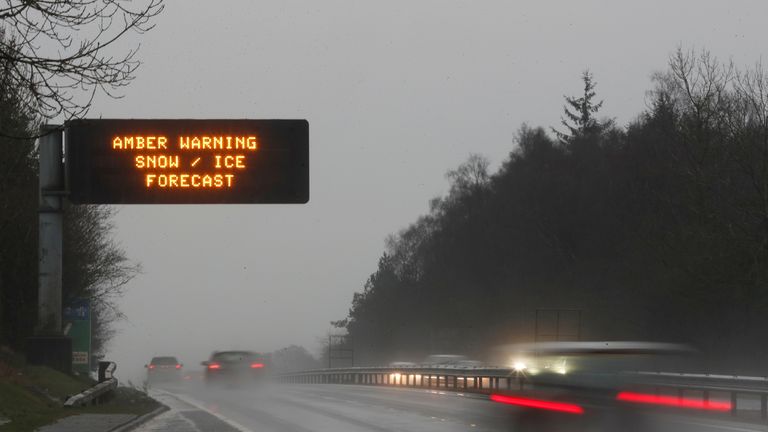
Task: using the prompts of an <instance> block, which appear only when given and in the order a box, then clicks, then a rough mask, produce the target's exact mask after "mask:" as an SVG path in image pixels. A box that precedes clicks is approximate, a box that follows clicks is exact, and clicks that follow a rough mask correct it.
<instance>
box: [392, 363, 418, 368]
mask: <svg viewBox="0 0 768 432" xmlns="http://www.w3.org/2000/svg"><path fill="white" fill-rule="evenodd" d="M416 366H418V365H417V364H416V363H414V362H408V361H393V362H391V363H389V367H393V368H409V367H416Z"/></svg>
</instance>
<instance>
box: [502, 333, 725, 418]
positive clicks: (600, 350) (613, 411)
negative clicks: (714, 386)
mask: <svg viewBox="0 0 768 432" xmlns="http://www.w3.org/2000/svg"><path fill="white" fill-rule="evenodd" d="M524 348H525V349H522V350H516V351H517V352H515V354H514V355H513V357H512V358H510V362H512V364H516V365H517V366H515V368H514V370H515V371H516V372H515V373H516V374H522V375H523V379H524V382H525V385H524V386H523V387H524V388H521V389H518V390H510V391H507V392H500V393H496V394H493V395H491V400H493V401H495V402H500V403H504V404H508V405H511V406H514V407H515V410H514V418H515V424H516V427H515V430H517V431H529V430H530V431H534V430H535V431H545V432H551V431H565V430H567V431H616V430H622V431H625V432H630V431H631V432H634V431H676V432H677V431H682V430H684V429H682V426H681V424H680V423H679V421H678V419H679V417H681V416H685V417H691V416H693V417H700V416H702V415H707V414H706V413H707V412H717V411H719V412H727V411H728V410H729V409H730V404H729V403H728V402H727V401H716V400H707V399H703V398H702V397H701V395H698V396H696V395H692V396H686V397H683V396H681V395H674V396H668V395H665V394H664V393H659V389H658V387H657V386H656V384H655V383H652V382H649V380H648V378H647V376H646V375H644V374H643V372H642V371H647V370H653V369H657V368H664V369H666V367H668V365H669V364H673V363H677V362H679V361H680V359H681V358H684V357H686V356H687V355H688V354H690V353H691V350H690V349H688V348H687V347H685V346H680V345H673V344H661V343H648V342H553V343H541V344H535V345H534V344H530V345H526V346H524ZM665 365H667V366H665ZM670 419H671V420H672V421H670Z"/></svg>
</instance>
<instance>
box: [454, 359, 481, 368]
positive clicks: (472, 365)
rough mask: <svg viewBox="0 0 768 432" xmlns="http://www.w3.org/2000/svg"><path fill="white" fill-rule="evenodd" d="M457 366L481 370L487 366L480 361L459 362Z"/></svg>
mask: <svg viewBox="0 0 768 432" xmlns="http://www.w3.org/2000/svg"><path fill="white" fill-rule="evenodd" d="M456 366H457V367H463V368H479V367H483V366H485V364H484V363H483V362H481V361H480V360H459V361H458V362H457V363H456Z"/></svg>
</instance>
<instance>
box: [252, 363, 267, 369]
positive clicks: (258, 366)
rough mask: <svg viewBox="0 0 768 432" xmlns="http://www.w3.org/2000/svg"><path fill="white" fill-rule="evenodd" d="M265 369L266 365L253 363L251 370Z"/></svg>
mask: <svg viewBox="0 0 768 432" xmlns="http://www.w3.org/2000/svg"><path fill="white" fill-rule="evenodd" d="M263 367H264V363H251V369H261V368H263Z"/></svg>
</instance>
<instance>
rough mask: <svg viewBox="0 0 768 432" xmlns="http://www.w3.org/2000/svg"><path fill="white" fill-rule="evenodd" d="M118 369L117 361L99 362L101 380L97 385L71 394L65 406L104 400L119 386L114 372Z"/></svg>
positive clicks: (84, 404)
mask: <svg viewBox="0 0 768 432" xmlns="http://www.w3.org/2000/svg"><path fill="white" fill-rule="evenodd" d="M116 369H117V364H116V363H115V362H106V361H102V362H99V382H98V384H96V385H95V386H93V387H91V388H89V389H88V390H85V391H83V392H81V393H78V394H76V395H74V396H71V397H70V398H68V399H67V401H66V402H64V406H65V407H79V406H86V405H96V404H98V403H101V402H103V401H104V400H106V399H107V398H108V397H109V396H111V394H112V392H113V391H114V390H115V389H116V388H117V378H115V377H114V376H113V373H114V372H115V370H116Z"/></svg>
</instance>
